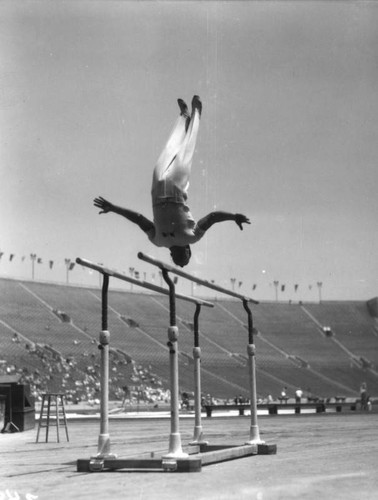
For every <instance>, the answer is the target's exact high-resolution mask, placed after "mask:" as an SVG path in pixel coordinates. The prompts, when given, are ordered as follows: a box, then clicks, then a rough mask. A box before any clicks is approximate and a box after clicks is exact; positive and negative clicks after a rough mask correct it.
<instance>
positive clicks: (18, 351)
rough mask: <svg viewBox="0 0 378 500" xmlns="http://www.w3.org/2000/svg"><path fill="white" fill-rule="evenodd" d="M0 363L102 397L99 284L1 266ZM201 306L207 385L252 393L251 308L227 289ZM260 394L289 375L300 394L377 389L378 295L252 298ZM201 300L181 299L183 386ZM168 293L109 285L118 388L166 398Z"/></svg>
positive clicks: (41, 384) (228, 396)
mask: <svg viewBox="0 0 378 500" xmlns="http://www.w3.org/2000/svg"><path fill="white" fill-rule="evenodd" d="M0 290H1V297H2V300H1V304H0V335H1V354H0V375H18V376H19V377H20V382H21V383H25V384H29V385H30V387H31V391H32V394H33V395H34V396H35V397H36V399H37V400H38V399H39V398H40V395H41V394H42V393H43V392H46V391H59V392H64V393H65V395H66V397H67V399H68V401H71V402H79V401H96V399H98V398H99V389H100V384H99V370H100V364H99V351H98V335H99V330H100V329H101V290H100V289H99V288H90V287H79V286H71V285H59V284H50V283H42V282H37V281H21V280H16V279H9V278H1V279H0ZM214 304H215V307H214V308H203V310H202V312H201V315H200V318H199V326H200V346H201V351H202V354H201V377H202V390H203V393H204V395H205V396H206V395H208V394H210V395H211V396H212V397H213V398H214V399H218V400H233V399H234V398H235V396H238V397H240V396H242V397H243V398H246V399H247V398H248V394H249V378H248V367H247V352H246V346H247V341H248V334H247V325H246V321H247V318H246V314H245V311H244V309H243V307H242V304H241V302H240V301H238V300H219V299H217V300H216V301H215V302H214ZM252 309H253V317H254V326H255V328H256V330H257V333H256V335H255V338H254V342H255V345H256V352H257V356H256V368H257V392H258V397H259V400H262V401H263V400H266V398H268V396H271V397H272V398H273V399H276V398H277V397H278V396H279V395H280V393H281V390H282V388H283V387H286V390H287V394H288V395H289V396H291V397H294V394H295V391H296V389H298V388H299V387H300V388H301V389H302V390H303V393H304V396H305V397H310V398H334V397H356V398H358V396H359V390H360V386H361V384H362V383H366V384H367V387H368V391H369V393H370V395H371V396H376V395H377V394H376V392H377V391H376V387H377V382H378V299H377V298H373V299H371V300H370V301H368V302H363V301H360V302H357V301H355V302H350V301H348V302H337V301H332V302H319V303H301V302H299V303H279V302H278V303H277V302H270V303H268V302H263V303H260V304H258V305H255V306H253V308H252ZM193 315H194V305H193V304H191V303H188V302H183V301H177V321H178V326H179V332H180V333H179V341H178V346H179V369H180V371H179V376H180V391H181V392H187V393H191V392H192V391H193V359H192V349H193ZM168 321H169V305H168V297H165V296H160V295H156V294H151V293H150V294H145V293H136V292H135V291H134V292H129V291H119V290H110V291H109V330H110V333H111V343H110V398H111V399H113V400H123V399H124V397H125V390H124V388H125V386H127V387H128V389H129V390H130V395H131V398H142V399H143V400H145V401H146V402H149V403H153V404H155V405H159V403H160V402H163V401H164V402H167V401H168V399H169V391H168V387H169V363H168V351H167V326H168Z"/></svg>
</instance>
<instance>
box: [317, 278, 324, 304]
mask: <svg viewBox="0 0 378 500" xmlns="http://www.w3.org/2000/svg"><path fill="white" fill-rule="evenodd" d="M316 284H317V285H318V289H319V302H321V301H322V286H323V283H322V282H321V281H318V282H317V283H316Z"/></svg>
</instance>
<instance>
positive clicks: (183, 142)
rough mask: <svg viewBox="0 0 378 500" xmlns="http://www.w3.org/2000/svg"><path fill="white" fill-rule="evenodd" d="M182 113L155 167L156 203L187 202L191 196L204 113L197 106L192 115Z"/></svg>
mask: <svg viewBox="0 0 378 500" xmlns="http://www.w3.org/2000/svg"><path fill="white" fill-rule="evenodd" d="M188 119H189V118H188V117H187V116H184V115H180V116H179V117H178V119H177V121H176V123H175V125H174V127H173V130H172V132H171V135H170V136H169V139H168V141H167V144H166V145H165V147H164V149H163V151H162V152H161V155H160V157H159V159H158V161H157V163H156V166H155V168H154V173H153V178H152V190H151V193H152V204H153V205H156V204H158V203H164V201H176V202H183V201H185V200H186V199H187V191H188V187H189V177H190V171H191V167H192V160H193V155H194V150H195V147H196V141H197V134H198V128H199V122H200V115H199V112H198V110H197V109H195V110H194V111H193V113H192V116H191V118H190V122H189V126H188V130H185V129H186V123H187V120H188Z"/></svg>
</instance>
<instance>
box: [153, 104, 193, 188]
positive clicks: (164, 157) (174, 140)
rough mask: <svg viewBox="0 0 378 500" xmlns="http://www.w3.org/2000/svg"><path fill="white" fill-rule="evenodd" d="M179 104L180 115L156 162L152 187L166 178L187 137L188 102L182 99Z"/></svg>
mask: <svg viewBox="0 0 378 500" xmlns="http://www.w3.org/2000/svg"><path fill="white" fill-rule="evenodd" d="M177 102H178V105H179V107H180V111H181V112H180V116H179V117H178V119H177V120H176V123H175V125H174V127H173V129H172V132H171V134H170V136H169V139H168V141H167V143H166V145H165V146H164V149H163V151H162V152H161V154H160V156H159V159H158V161H157V163H156V166H155V169H154V173H153V182H152V189H153V190H154V187H156V184H157V183H158V182H159V181H161V180H163V179H164V176H165V174H166V172H167V170H168V168H169V166H170V165H171V163H172V162H173V160H174V159H175V157H176V155H177V153H178V152H179V150H180V148H181V146H182V144H183V141H184V139H185V135H186V130H187V128H188V124H189V120H190V117H189V114H188V107H187V105H186V103H185V102H184V101H183V100H182V99H178V100H177Z"/></svg>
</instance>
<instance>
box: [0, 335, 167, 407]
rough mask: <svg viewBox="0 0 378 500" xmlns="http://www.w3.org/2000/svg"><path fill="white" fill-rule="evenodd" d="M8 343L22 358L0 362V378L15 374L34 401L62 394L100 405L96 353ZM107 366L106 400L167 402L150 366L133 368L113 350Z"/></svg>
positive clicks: (15, 337)
mask: <svg viewBox="0 0 378 500" xmlns="http://www.w3.org/2000/svg"><path fill="white" fill-rule="evenodd" d="M12 341H13V342H14V343H15V344H18V345H19V346H20V347H22V348H23V349H24V351H25V356H23V358H22V360H21V359H19V360H18V361H19V362H17V360H15V362H8V361H7V360H4V359H3V360H0V375H17V376H18V377H19V380H18V383H20V384H25V385H27V386H29V388H30V393H31V396H33V397H34V398H35V400H36V401H41V400H42V394H43V393H48V392H62V393H63V394H64V395H65V398H66V401H67V402H68V403H73V404H78V403H80V402H86V403H89V404H99V403H100V357H99V355H98V354H95V353H88V352H82V353H79V354H77V355H75V356H74V355H70V356H63V355H62V354H61V353H59V352H58V351H57V350H56V349H54V348H52V347H51V346H49V345H45V344H39V343H28V342H25V341H24V339H22V338H20V337H19V336H18V335H17V334H14V335H13V338H12ZM25 360H26V362H25ZM21 365H22V366H21ZM109 365H110V372H109V389H110V390H109V397H110V399H113V400H120V401H123V402H126V401H128V402H130V403H131V404H133V403H136V402H137V403H139V402H145V403H152V404H154V405H158V404H159V403H161V402H169V399H170V395H169V391H168V390H166V389H165V388H164V387H163V383H162V381H161V380H160V379H159V377H157V376H156V375H155V374H153V372H152V369H151V367H148V368H146V367H143V366H141V365H137V364H136V363H135V362H134V361H133V360H132V359H131V358H130V357H129V356H127V355H126V354H124V353H122V352H119V351H117V350H114V349H111V350H110V351H109ZM125 387H127V398H125ZM125 400H126V401H125Z"/></svg>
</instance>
